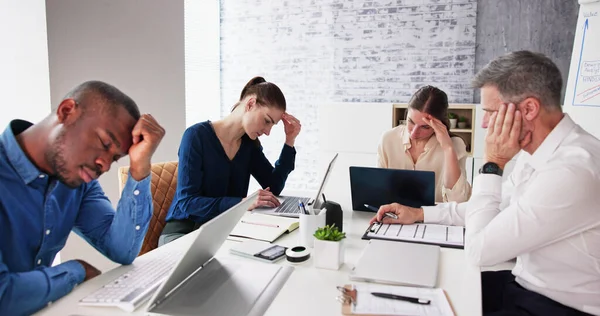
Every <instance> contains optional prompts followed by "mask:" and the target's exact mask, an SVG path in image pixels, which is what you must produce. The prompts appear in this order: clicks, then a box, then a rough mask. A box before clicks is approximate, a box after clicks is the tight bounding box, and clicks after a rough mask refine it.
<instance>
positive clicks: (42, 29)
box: [0, 0, 50, 133]
mask: <svg viewBox="0 0 600 316" xmlns="http://www.w3.org/2000/svg"><path fill="white" fill-rule="evenodd" d="M0 39H2V46H1V47H2V48H1V49H0V95H1V96H2V105H1V111H2V115H0V133H1V132H2V131H4V129H5V128H6V126H7V125H8V123H9V122H10V121H11V120H13V119H15V118H21V119H26V120H28V121H32V122H37V121H39V120H41V119H42V118H44V117H45V116H46V115H48V113H49V111H50V82H49V78H48V45H47V41H46V5H45V3H44V1H43V0H0Z"/></svg>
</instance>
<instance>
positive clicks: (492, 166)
mask: <svg viewBox="0 0 600 316" xmlns="http://www.w3.org/2000/svg"><path fill="white" fill-rule="evenodd" d="M479 174H496V175H499V176H502V169H500V166H498V164H496V163H493V162H486V163H484V164H483V166H481V168H479Z"/></svg>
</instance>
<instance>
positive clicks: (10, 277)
mask: <svg viewBox="0 0 600 316" xmlns="http://www.w3.org/2000/svg"><path fill="white" fill-rule="evenodd" d="M164 133H165V131H164V129H163V128H162V127H161V126H160V125H159V124H158V123H157V122H156V120H155V119H154V118H153V117H152V116H150V115H147V114H145V115H140V112H139V109H138V107H137V105H136V104H135V102H134V101H133V100H132V99H131V98H129V97H128V96H127V95H125V94H124V93H122V92H121V91H119V90H118V89H117V88H115V87H113V86H111V85H109V84H106V83H103V82H99V81H89V82H85V83H83V84H81V85H79V86H77V87H76V88H75V89H74V90H73V91H71V92H70V93H69V94H68V95H67V96H66V97H65V98H64V100H62V102H61V103H60V105H59V106H58V108H57V109H56V110H55V111H54V112H53V113H52V114H51V115H49V116H48V117H46V118H45V119H44V120H42V121H41V122H39V123H38V124H35V125H33V124H31V123H29V122H26V121H22V120H14V121H12V122H11V123H10V124H9V126H8V127H7V128H6V130H5V131H4V133H2V134H1V135H0V315H23V314H31V313H33V312H35V311H37V310H39V309H41V308H43V307H44V306H46V305H47V304H48V303H50V302H52V301H54V300H57V299H59V298H61V297H62V296H64V295H66V294H68V293H69V292H71V290H73V288H74V287H75V285H77V284H79V283H82V282H83V281H85V280H88V279H90V278H93V277H95V276H97V275H98V274H100V271H98V270H97V269H96V268H94V267H93V266H91V265H90V264H88V263H86V262H84V261H82V260H72V261H68V262H65V263H62V264H59V265H57V266H54V267H50V265H51V264H52V261H53V260H54V256H55V255H56V253H57V252H58V251H59V250H61V249H62V248H63V246H64V245H65V242H66V240H67V237H68V235H69V232H70V231H71V230H73V231H74V232H75V233H77V234H78V235H80V236H81V237H83V238H84V239H85V240H87V241H88V242H89V243H90V244H91V245H92V246H94V247H95V248H96V249H97V250H98V251H100V252H101V253H102V254H104V255H105V256H106V257H108V258H109V259H111V260H113V261H115V262H118V263H121V264H130V263H131V262H132V261H133V260H134V259H135V257H136V255H137V254H138V252H139V251H140V248H141V245H142V241H143V239H144V235H145V234H146V230H147V228H148V223H149V220H150V217H151V210H152V198H151V196H150V159H151V157H152V154H153V153H154V151H155V150H156V148H157V147H158V144H159V143H160V141H161V139H162V137H163V136H164ZM127 154H128V155H129V158H130V162H131V169H130V175H129V179H128V180H127V183H126V185H125V188H124V189H123V193H122V197H121V200H120V201H119V204H118V207H117V211H115V209H114V208H113V207H112V205H111V203H110V201H109V200H108V199H107V197H106V196H105V194H104V192H103V191H102V188H100V185H99V184H98V182H97V181H96V179H97V178H98V177H99V176H100V175H101V174H102V173H104V172H107V171H108V170H109V169H110V165H111V164H112V163H113V162H114V161H116V160H118V159H119V158H121V157H123V156H125V155H127Z"/></svg>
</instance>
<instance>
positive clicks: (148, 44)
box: [47, 0, 185, 270]
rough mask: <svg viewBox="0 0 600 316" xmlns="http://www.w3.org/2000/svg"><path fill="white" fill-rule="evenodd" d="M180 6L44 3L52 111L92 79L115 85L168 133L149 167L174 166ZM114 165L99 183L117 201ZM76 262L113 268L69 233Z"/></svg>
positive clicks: (178, 131) (181, 119)
mask: <svg viewBox="0 0 600 316" xmlns="http://www.w3.org/2000/svg"><path fill="white" fill-rule="evenodd" d="M183 19H184V16H183V0H179V1H172V0H144V1H139V0H137V1H110V0H98V1H79V0H52V1H48V2H47V21H48V51H49V60H50V83H51V85H50V87H51V90H50V91H51V96H52V104H53V106H54V107H56V105H58V103H59V102H60V100H61V98H62V97H63V96H64V95H65V94H66V93H67V92H68V91H69V90H70V89H71V88H72V87H74V86H75V85H77V84H79V83H81V82H83V81H86V80H91V79H97V80H103V81H106V82H108V83H110V84H113V85H115V86H116V87H118V88H119V89H121V90H122V91H123V92H125V93H127V94H128V95H129V96H131V97H132V98H133V99H134V100H135V101H136V102H137V104H138V106H139V107H140V110H141V112H142V113H151V114H152V115H153V116H154V117H155V118H157V119H158V121H159V122H160V123H161V124H162V125H163V127H164V128H165V129H166V131H167V133H166V135H165V138H164V139H163V141H162V143H161V145H160V146H159V148H158V150H157V152H156V153H155V155H154V157H153V161H154V162H159V161H167V160H177V149H178V147H179V142H180V140H181V135H182V134H183V131H184V128H185V76H184V31H183ZM122 160H123V161H122V162H120V163H119V164H118V165H117V164H114V165H113V166H112V169H111V170H110V172H108V173H107V174H105V175H103V176H102V177H101V178H100V183H101V185H102V187H103V189H104V190H105V192H106V194H107V195H108V197H109V198H110V199H111V201H112V202H113V204H115V205H116V202H117V201H118V196H119V192H118V180H117V169H118V167H119V166H124V165H128V164H129V161H128V159H122ZM74 258H80V259H84V260H89V261H88V262H90V263H92V264H93V265H95V266H97V267H98V268H99V269H101V270H106V269H107V268H110V267H112V266H113V264H111V263H110V262H109V261H108V260H107V259H105V258H104V257H102V255H100V254H99V253H98V252H96V251H95V250H94V249H93V248H91V247H90V246H89V245H87V244H86V243H85V242H84V241H83V240H82V239H81V238H79V237H77V236H76V235H74V234H72V235H71V237H70V238H69V240H68V242H67V245H66V247H65V248H64V249H63V251H62V259H63V261H66V260H69V259H74Z"/></svg>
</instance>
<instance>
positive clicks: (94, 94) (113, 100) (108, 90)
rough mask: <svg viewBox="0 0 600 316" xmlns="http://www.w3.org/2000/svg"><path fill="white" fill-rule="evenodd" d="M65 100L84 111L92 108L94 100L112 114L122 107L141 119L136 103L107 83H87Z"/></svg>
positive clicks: (73, 91)
mask: <svg viewBox="0 0 600 316" xmlns="http://www.w3.org/2000/svg"><path fill="white" fill-rule="evenodd" d="M64 99H73V100H75V101H76V102H77V103H78V104H79V105H80V106H81V107H82V110H83V111H86V110H88V107H89V106H92V105H91V103H92V102H93V101H92V100H94V101H100V102H101V103H102V104H103V106H104V110H108V111H109V112H110V113H114V111H115V110H116V109H117V108H119V107H122V108H123V109H125V110H126V111H127V113H129V115H131V116H132V117H133V118H134V119H135V120H136V121H137V120H139V119H140V109H139V108H138V106H137V104H136V103H135V101H133V99H131V98H130V97H129V96H128V95H126V94H125V93H123V92H121V90H119V89H117V88H116V87H115V86H113V85H110V84H108V83H106V82H102V81H86V82H84V83H82V84H80V85H78V86H77V87H75V88H74V89H73V90H71V91H70V92H69V93H67V95H66V96H65V97H64Z"/></svg>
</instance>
